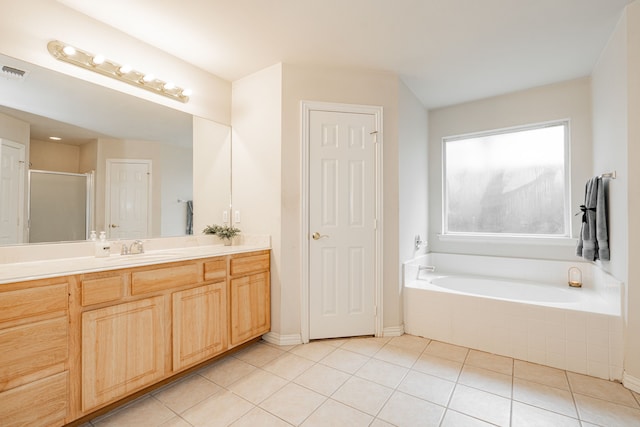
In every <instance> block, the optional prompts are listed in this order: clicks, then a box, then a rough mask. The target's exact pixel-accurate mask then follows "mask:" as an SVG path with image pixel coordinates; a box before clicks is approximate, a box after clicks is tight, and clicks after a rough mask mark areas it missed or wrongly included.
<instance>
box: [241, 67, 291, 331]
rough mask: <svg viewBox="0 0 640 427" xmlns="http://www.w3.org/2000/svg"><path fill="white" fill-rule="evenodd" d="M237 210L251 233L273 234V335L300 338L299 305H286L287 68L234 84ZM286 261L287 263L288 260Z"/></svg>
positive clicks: (287, 267)
mask: <svg viewBox="0 0 640 427" xmlns="http://www.w3.org/2000/svg"><path fill="white" fill-rule="evenodd" d="M232 92H233V107H232V111H233V154H232V157H233V163H232V170H233V186H232V188H233V189H232V197H233V210H234V211H236V210H237V211H240V217H241V222H240V224H234V225H236V226H237V227H238V228H240V229H241V230H242V232H243V233H248V234H269V235H271V248H272V249H271V256H272V259H271V331H272V332H273V333H274V334H278V335H284V334H293V335H295V334H299V332H300V330H299V327H298V329H297V330H296V329H293V330H291V328H290V325H291V323H293V324H294V325H295V324H297V325H299V324H300V322H299V318H300V315H299V308H300V304H299V302H296V301H294V302H293V303H290V302H288V301H287V302H286V303H285V302H283V298H284V297H283V295H285V296H286V295H287V291H286V290H285V291H283V289H282V288H283V286H285V285H284V284H283V279H282V274H283V270H285V269H289V268H291V265H292V264H293V263H294V262H295V261H294V260H292V259H289V258H284V257H283V254H282V228H283V227H287V228H289V227H293V224H283V223H282V213H281V212H282V204H283V196H282V193H281V187H282V178H281V174H282V172H281V169H282V159H281V156H282V145H281V141H282V65H280V64H277V65H274V66H272V67H269V68H266V69H264V70H262V71H259V72H257V73H254V74H252V75H250V76H247V77H245V78H243V79H240V80H238V81H235V82H234V83H233V89H232ZM285 260H286V261H285ZM287 328H288V329H287Z"/></svg>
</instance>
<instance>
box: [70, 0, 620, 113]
mask: <svg viewBox="0 0 640 427" xmlns="http://www.w3.org/2000/svg"><path fill="white" fill-rule="evenodd" d="M58 1H59V2H60V3H63V4H65V5H67V6H68V7H71V8H73V9H75V10H77V11H79V12H82V13H84V14H86V15H88V16H90V17H92V18H94V19H97V20H99V21H102V22H104V23H106V24H108V25H111V26H112V27H114V28H116V29H119V30H121V31H123V32H125V33H128V34H130V35H132V36H134V37H136V38H138V39H140V40H142V41H144V42H146V43H148V44H150V45H152V46H155V47H157V48H160V49H162V50H164V51H166V52H168V53H170V54H172V55H174V56H176V57H178V58H181V59H183V60H185V61H187V62H189V63H192V64H194V65H196V66H198V67H200V68H202V69H204V70H207V71H209V72H210V73H212V74H215V75H217V76H219V77H222V78H223V79H226V80H229V81H234V80H237V79H239V78H242V77H244V76H246V75H249V74H251V73H254V72H256V71H259V70H261V69H263V68H266V67H268V66H270V65H273V64H275V63H279V62H284V63H292V64H308V65H324V66H336V67H350V68H360V69H367V70H381V71H387V72H393V73H396V74H398V75H399V76H400V78H401V79H402V80H403V81H404V82H405V84H406V85H407V86H408V87H409V88H410V89H411V90H412V91H413V93H415V95H416V96H417V97H418V98H419V99H420V101H421V102H422V103H423V104H424V105H425V107H426V108H438V107H442V106H446V105H452V104H457V103H461V102H466V101H470V100H474V99H480V98H485V97H489V96H494V95H499V94H503V93H508V92H512V91H516V90H521V89H526V88H530V87H535V86H540V85H544V84H549V83H554V82H558V81H563V80H569V79H573V78H578V77H582V76H587V75H589V74H590V73H591V70H592V69H593V67H594V65H595V63H596V62H597V60H598V57H599V54H600V52H601V51H602V49H603V48H604V46H605V44H606V42H607V40H608V38H609V36H610V35H611V32H612V31H613V29H614V27H615V25H616V23H617V21H618V19H619V17H620V15H621V13H622V10H623V8H624V7H625V5H626V4H628V3H631V1H632V0H233V1H230V0H164V1H158V0H109V1H86V0H58Z"/></svg>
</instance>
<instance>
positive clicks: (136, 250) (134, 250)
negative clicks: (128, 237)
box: [129, 240, 144, 255]
mask: <svg viewBox="0 0 640 427" xmlns="http://www.w3.org/2000/svg"><path fill="white" fill-rule="evenodd" d="M129 253H130V254H132V255H133V254H143V253H144V246H143V245H142V240H136V241H134V242H133V243H132V244H131V247H129Z"/></svg>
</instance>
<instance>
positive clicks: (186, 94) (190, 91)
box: [182, 89, 193, 96]
mask: <svg viewBox="0 0 640 427" xmlns="http://www.w3.org/2000/svg"><path fill="white" fill-rule="evenodd" d="M192 93H193V91H192V90H191V89H184V90H183V91H182V95H183V96H191V94H192Z"/></svg>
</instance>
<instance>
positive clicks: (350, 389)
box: [331, 377, 393, 415]
mask: <svg viewBox="0 0 640 427" xmlns="http://www.w3.org/2000/svg"><path fill="white" fill-rule="evenodd" d="M392 392H393V390H392V389H390V388H388V387H384V386H381V385H380V384H376V383H373V382H371V381H367V380H363V379H362V378H358V377H351V378H349V379H348V380H347V382H345V383H344V384H343V385H342V387H340V388H339V389H338V390H337V391H336V392H335V393H334V394H333V396H331V398H332V399H334V400H337V401H338V402H341V403H344V404H345V405H348V406H351V407H353V408H356V409H359V410H361V411H363V412H366V413H367V414H370V415H376V414H377V413H378V411H379V410H380V408H382V406H383V405H384V403H385V402H386V401H387V399H388V398H389V396H391V393H392Z"/></svg>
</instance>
